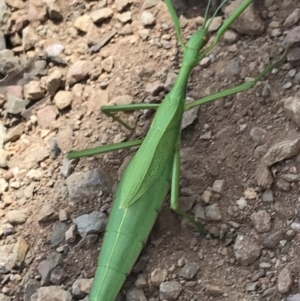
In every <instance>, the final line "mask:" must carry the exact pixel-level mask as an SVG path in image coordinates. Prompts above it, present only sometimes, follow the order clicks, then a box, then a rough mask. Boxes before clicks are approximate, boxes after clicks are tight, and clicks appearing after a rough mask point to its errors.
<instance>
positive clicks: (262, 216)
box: [251, 210, 271, 233]
mask: <svg viewBox="0 0 300 301" xmlns="http://www.w3.org/2000/svg"><path fill="white" fill-rule="evenodd" d="M251 221H252V223H253V224H254V227H255V229H256V231H257V232H259V233H264V232H269V231H270V229H271V216H270V215H269V214H268V212H267V211H265V210H260V211H258V212H254V213H252V214H251Z"/></svg>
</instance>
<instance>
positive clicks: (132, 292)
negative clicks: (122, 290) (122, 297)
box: [126, 287, 148, 301]
mask: <svg viewBox="0 0 300 301" xmlns="http://www.w3.org/2000/svg"><path fill="white" fill-rule="evenodd" d="M147 300H148V299H147V298H146V296H145V294H144V292H143V290H142V289H139V288H136V287H132V288H130V289H129V290H128V291H127V293H126V301H147Z"/></svg>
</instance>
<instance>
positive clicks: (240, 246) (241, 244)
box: [234, 235, 261, 266]
mask: <svg viewBox="0 0 300 301" xmlns="http://www.w3.org/2000/svg"><path fill="white" fill-rule="evenodd" d="M260 253H261V247H260V246H259V245H258V244H257V243H256V242H255V241H254V240H253V239H252V238H250V237H247V236H245V235H238V237H237V238H236V241H235V244H234V255H235V257H236V259H237V261H238V262H239V263H240V264H241V265H243V266H247V265H250V264H251V263H253V262H254V261H255V260H256V259H258V257H259V256H260Z"/></svg>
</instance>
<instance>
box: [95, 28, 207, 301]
mask: <svg viewBox="0 0 300 301" xmlns="http://www.w3.org/2000/svg"><path fill="white" fill-rule="evenodd" d="M200 34H201V33H200V32H197V33H195V34H194V36H193V37H192V38H191V39H190V41H189V43H188V45H187V47H188V48H187V50H186V52H185V54H184V59H183V63H182V67H181V69H180V73H179V75H178V78H177V81H176V83H175V85H174V88H173V89H172V91H171V92H170V93H169V94H168V95H167V96H166V98H165V99H164V101H163V102H162V104H161V105H160V106H159V108H158V110H157V113H156V115H155V117H154V120H153V122H152V124H151V127H150V130H149V132H148V134H147V136H146V137H145V140H144V142H143V144H142V145H141V147H140V148H139V150H138V151H137V153H136V154H135V155H134V157H133V158H132V160H131V161H130V162H129V164H128V165H127V167H126V168H125V170H124V173H123V175H122V178H121V181H120V183H119V186H118V189H117V193H116V197H115V200H114V203H113V207H112V210H111V213H110V217H109V222H108V225H107V228H106V233H105V236H104V240H103V244H102V248H101V253H100V257H99V261H98V269H97V271H96V275H95V279H94V285H93V287H92V291H91V293H90V299H89V300H90V301H114V300H115V298H116V296H117V294H118V292H119V291H120V289H121V287H122V285H123V283H124V281H125V279H126V277H127V275H128V274H129V273H130V271H131V269H132V266H133V264H134V263H135V261H136V259H137V258H138V256H139V254H140V252H141V250H142V248H143V246H144V244H145V242H146V240H147V238H148V236H149V234H150V231H151V229H152V227H153V225H154V223H155V220H156V218H157V214H158V212H159V210H160V208H161V206H162V203H163V201H164V199H165V197H166V194H167V192H168V191H169V187H170V181H171V174H172V167H173V160H174V154H175V151H176V148H177V147H178V140H179V137H180V126H181V120H182V115H183V112H184V105H185V91H186V83H187V80H188V77H189V75H190V73H191V71H192V70H193V68H194V66H195V65H196V64H197V63H198V55H199V50H200V49H201V48H202V46H203V39H202V38H201V37H200V38H199V35H200ZM186 62H188V64H187V63H186ZM182 83H185V84H184V85H183V84H182ZM124 203H125V205H126V207H125V208H123V206H124V205H123V204H124Z"/></svg>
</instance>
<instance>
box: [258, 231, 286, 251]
mask: <svg viewBox="0 0 300 301" xmlns="http://www.w3.org/2000/svg"><path fill="white" fill-rule="evenodd" d="M282 239H283V232H282V231H281V230H279V231H276V232H274V233H271V234H270V235H269V236H267V237H266V238H265V240H264V242H263V245H264V247H266V248H269V249H274V248H276V246H277V245H278V244H279V242H280V241H281V240H282Z"/></svg>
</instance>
